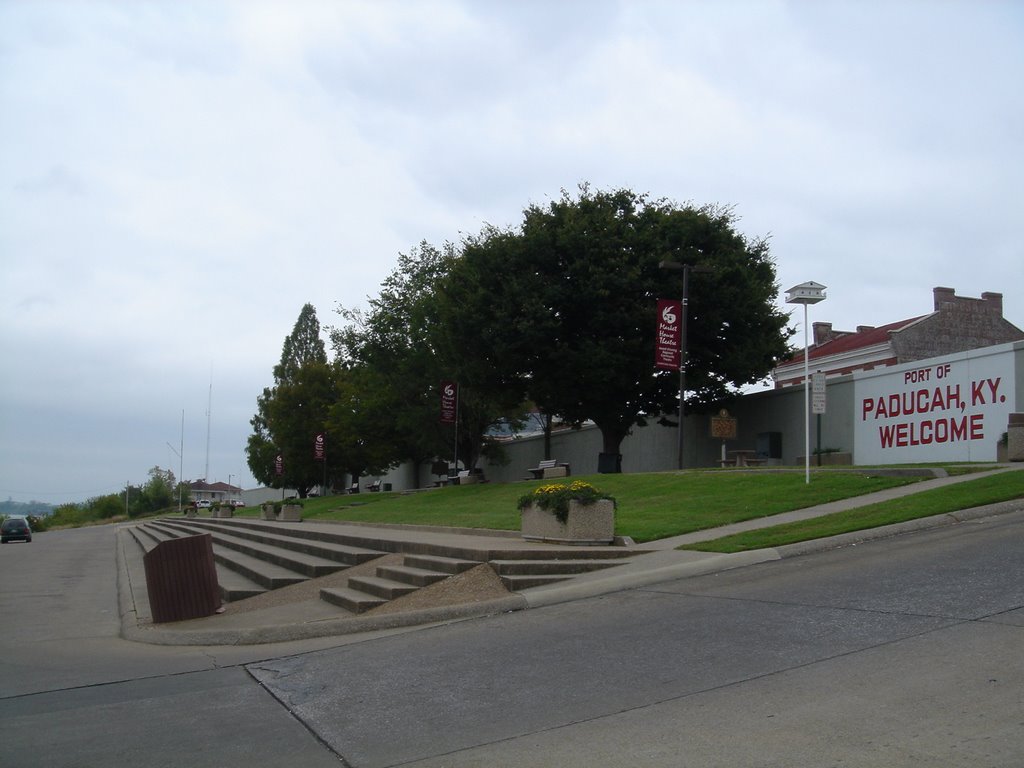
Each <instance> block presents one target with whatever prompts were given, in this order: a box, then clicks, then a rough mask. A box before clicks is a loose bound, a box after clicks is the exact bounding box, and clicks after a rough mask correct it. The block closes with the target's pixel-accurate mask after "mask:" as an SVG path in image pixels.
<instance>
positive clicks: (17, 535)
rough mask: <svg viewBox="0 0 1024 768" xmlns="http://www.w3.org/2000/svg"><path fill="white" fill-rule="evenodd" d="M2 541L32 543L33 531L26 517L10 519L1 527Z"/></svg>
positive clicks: (0, 538) (0, 535) (0, 539)
mask: <svg viewBox="0 0 1024 768" xmlns="http://www.w3.org/2000/svg"><path fill="white" fill-rule="evenodd" d="M0 541H2V542H3V543H4V544H6V543H7V542H8V541H25V542H28V541H32V529H31V528H29V527H28V520H26V519H25V518H24V517H9V518H7V519H6V520H4V522H3V524H2V525H0Z"/></svg>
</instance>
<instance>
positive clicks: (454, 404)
mask: <svg viewBox="0 0 1024 768" xmlns="http://www.w3.org/2000/svg"><path fill="white" fill-rule="evenodd" d="M458 407H459V385H458V384H456V383H455V382H454V381H442V382H441V423H442V424H454V423H455V419H456V418H457V414H458Z"/></svg>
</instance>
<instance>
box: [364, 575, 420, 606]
mask: <svg viewBox="0 0 1024 768" xmlns="http://www.w3.org/2000/svg"><path fill="white" fill-rule="evenodd" d="M348 588H349V589H352V590H357V591H359V592H366V593H367V594H369V595H372V596H373V597H379V598H382V599H383V600H385V601H387V600H394V599H395V598H396V597H401V596H402V595H408V594H409V593H410V592H415V591H416V590H417V589H419V587H414V586H412V585H410V584H403V583H402V582H400V581H395V580H393V579H386V578H382V577H380V576H353V577H352V578H350V579H349V580H348Z"/></svg>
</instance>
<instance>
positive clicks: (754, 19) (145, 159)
mask: <svg viewBox="0 0 1024 768" xmlns="http://www.w3.org/2000/svg"><path fill="white" fill-rule="evenodd" d="M1021 82H1024V4H1021V3H1019V2H1012V1H1010V0H1007V1H1006V2H994V1H976V0H971V1H968V0H964V1H963V2H955V1H943V0H929V1H928V2H925V1H924V0H922V1H920V2H899V1H898V0H895V1H894V0H887V1H886V2H882V1H881V0H879V1H878V2H870V1H868V2H865V1H863V0H857V1H856V2H828V1H827V0H825V1H822V0H814V1H813V2H811V1H810V0H807V1H806V2H730V1H728V0H726V1H723V2H712V0H706V1H705V0H701V1H697V2H684V1H683V0H669V1H667V2H653V1H651V2H647V1H645V0H634V1H632V2H629V1H626V0H623V1H622V2H612V1H607V2H605V1H602V0H563V1H561V2H560V1H559V0H538V1H536V2H533V1H530V0H515V1H513V0H504V1H501V2H499V1H498V0H491V1H488V0H463V1H458V0H451V1H450V2H445V1H442V0H421V1H413V0H394V1H390V0H368V1H367V2H355V1H353V0H338V1H337V2H326V1H325V2H315V1H314V0H305V1H303V0H288V1H287V2H285V0H277V1H268V2H260V1H259V0H241V1H240V2H221V1H218V0H202V1H198V0H197V1H196V2H184V1H179V0H174V1H172V0H166V1H165V2H136V1H135V0H132V1H131V2H128V1H127V0H126V1H125V2H92V1H91V0H68V1H67V2H49V1H47V0H0V288H2V290H3V300H2V302H0V318H2V320H0V361H2V365H3V375H2V377H0V497H2V498H8V497H11V498H13V499H15V500H17V501H28V500H30V499H36V500H40V501H46V502H50V503H60V502H64V501H80V500H84V499H87V498H90V497H92V496H97V495H101V494H104V493H111V492H116V491H118V490H120V489H122V488H123V487H124V484H125V483H126V482H128V481H130V482H132V483H133V484H141V483H143V482H144V481H145V480H146V478H147V471H148V470H149V469H150V468H151V467H153V466H154V465H159V466H161V467H165V468H168V467H169V468H171V469H173V470H174V472H175V474H178V473H179V464H182V465H183V470H184V471H183V473H182V474H183V476H184V478H185V479H190V480H191V479H198V478H202V477H204V476H205V477H207V479H209V480H210V481H217V480H222V481H225V482H227V481H229V480H230V482H232V483H233V484H236V485H242V486H243V487H251V486H252V485H253V484H254V483H253V479H252V477H251V475H250V473H249V471H248V468H247V467H246V462H245V453H244V447H245V441H246V437H247V436H248V435H249V433H250V426H249V419H250V417H251V416H252V414H253V413H254V411H255V406H256V397H257V396H258V395H259V394H260V392H261V391H262V389H263V388H264V387H265V386H268V385H270V384H271V383H272V368H273V366H274V364H275V363H276V362H278V360H279V359H280V354H281V345H282V343H283V341H284V338H285V336H287V334H288V333H289V332H290V331H291V329H292V326H293V325H294V323H295V320H296V319H297V317H298V314H299V312H300V310H301V309H302V306H303V304H305V303H306V302H311V303H312V304H313V305H314V306H315V307H316V309H317V314H318V317H319V319H320V322H321V324H323V325H324V326H329V325H331V324H335V323H338V322H340V318H339V317H338V315H337V314H336V313H335V310H336V308H337V306H338V305H339V304H341V305H344V306H346V307H355V306H360V305H364V304H365V301H366V297H368V296H374V295H376V294H377V292H378V287H379V285H380V283H381V281H382V280H383V279H384V278H385V277H386V276H387V274H388V273H389V272H390V271H391V270H392V269H393V268H394V267H395V265H396V261H397V257H398V254H399V253H400V252H408V251H409V249H410V248H411V247H413V246H415V245H416V244H417V243H418V242H420V241H421V240H424V239H425V240H427V241H429V242H431V243H434V244H437V245H440V244H442V243H443V242H444V241H445V240H451V241H455V242H458V241H459V239H460V238H461V237H462V235H463V233H475V232H478V231H479V229H480V228H481V226H482V225H483V224H484V223H491V224H496V225H499V226H505V225H511V224H515V223H517V222H519V221H520V219H521V213H522V210H523V208H524V207H526V206H527V205H529V204H530V203H540V204H543V203H545V201H547V200H548V199H549V198H551V197H556V196H557V195H558V194H559V191H560V190H561V189H562V188H565V189H569V190H575V188H576V186H577V185H578V184H579V183H580V182H584V181H586V182H590V183H591V184H592V185H593V186H594V187H596V188H599V189H611V188H618V187H629V188H631V189H633V190H634V191H636V192H646V193H650V194H651V195H652V196H654V197H667V198H670V199H673V200H676V201H677V202H680V203H683V202H687V201H692V202H694V203H696V204H703V203H722V204H728V205H732V206H734V207H735V212H736V214H737V215H738V216H739V217H740V220H739V224H738V226H739V229H740V230H741V231H742V232H744V233H745V234H746V235H748V236H750V237H758V236H764V235H770V236H771V250H772V254H773V257H774V259H775V261H776V264H777V268H778V276H779V283H780V287H781V288H782V289H783V290H785V289H786V288H789V287H790V286H792V285H795V284H797V283H800V282H804V281H806V280H815V281H817V282H819V283H823V284H825V285H826V286H828V299H827V301H826V302H824V303H823V304H819V305H817V306H816V307H814V308H812V310H811V321H812V322H814V321H815V320H821V321H831V322H832V323H833V324H834V325H835V327H837V328H841V329H853V328H854V327H856V326H857V325H880V324H883V323H887V322H892V321H895V320H900V319H903V318H906V317H912V316H915V315H919V314H924V313H926V312H929V311H931V309H932V288H933V287H935V286H937V285H944V286H949V287H952V288H955V289H956V291H957V293H958V294H959V295H965V296H976V297H977V296H980V295H981V293H982V292H984V291H997V292H1002V293H1003V294H1004V311H1005V316H1006V318H1007V319H1008V320H1010V321H1011V322H1013V323H1015V324H1016V325H1018V326H1020V327H1024V279H1022V278H1024V238H1022V236H1021V232H1020V227H1021V223H1022V216H1021V214H1022V213H1024V193H1022V182H1021V178H1022V171H1024V150H1022V141H1024V106H1022V105H1024V96H1022V94H1024V89H1022V88H1021ZM780 301H781V297H780ZM794 320H795V321H798V322H797V325H798V327H799V329H800V331H799V333H798V335H797V337H795V338H794V341H795V342H799V343H801V344H802V340H803V336H802V333H803V326H802V311H799V312H798V313H797V314H796V315H794ZM208 404H209V406H210V408H209V413H210V417H209V420H208V419H207V409H208ZM183 413H184V429H183V430H182V414H183ZM208 423H209V433H208V431H207V425H208ZM207 434H209V440H207ZM182 439H183V442H184V452H183V454H184V455H183V458H182V459H181V460H179V457H178V455H177V454H176V452H177V451H178V449H179V446H180V444H181V442H182ZM207 445H208V446H209V447H208V448H207ZM169 446H173V449H172V447H169Z"/></svg>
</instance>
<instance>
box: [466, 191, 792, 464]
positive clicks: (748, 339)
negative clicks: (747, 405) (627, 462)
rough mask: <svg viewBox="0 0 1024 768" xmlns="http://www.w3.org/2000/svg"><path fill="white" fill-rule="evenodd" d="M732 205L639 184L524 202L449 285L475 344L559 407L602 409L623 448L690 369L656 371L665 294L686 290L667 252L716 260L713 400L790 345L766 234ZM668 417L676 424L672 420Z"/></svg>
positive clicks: (706, 362)
mask: <svg viewBox="0 0 1024 768" xmlns="http://www.w3.org/2000/svg"><path fill="white" fill-rule="evenodd" d="M734 224H735V217H734V216H733V213H732V211H731V209H727V208H719V207H712V206H705V207H703V208H695V207H693V206H679V205H677V204H675V203H673V202H670V201H666V200H658V201H651V200H649V199H648V198H647V197H646V196H643V195H637V194H635V193H634V192H632V191H630V190H626V189H620V190H614V191H610V192H592V191H591V190H590V188H589V187H588V186H586V185H583V186H581V187H580V189H579V195H578V196H577V197H576V198H572V197H570V196H569V194H568V193H566V192H565V191H563V193H562V196H561V198H560V199H558V200H555V201H552V202H551V203H550V204H549V205H548V206H546V207H541V206H537V205H532V206H530V207H528V208H527V209H526V210H525V211H524V218H523V222H522V225H521V226H520V228H519V229H518V230H517V231H508V232H498V231H495V230H490V231H486V230H485V232H484V233H483V235H482V236H481V237H480V238H477V239H475V240H474V241H473V242H472V243H470V244H469V245H468V246H467V248H466V249H465V251H464V259H463V261H462V263H461V264H460V265H459V266H458V268H457V269H454V270H453V271H452V274H451V276H450V280H449V281H448V282H447V284H446V290H447V291H448V293H449V297H450V300H449V302H448V304H447V306H448V309H449V311H450V312H451V313H452V316H451V317H449V318H448V323H449V324H450V326H451V327H454V328H458V329H461V333H460V335H459V338H458V339H457V341H456V343H457V344H458V345H459V346H460V347H461V348H462V349H463V350H464V353H465V356H466V357H469V358H473V359H477V360H479V361H480V363H481V365H484V366H489V367H493V368H494V369H495V370H494V371H493V373H491V374H490V379H491V381H492V382H495V383H496V384H500V385H510V386H515V385H517V384H518V385H520V386H521V387H522V388H523V391H524V392H525V394H527V395H528V396H529V397H530V398H531V399H532V400H533V401H534V402H536V404H537V405H538V406H539V407H540V408H541V409H542V411H544V412H545V413H547V414H558V415H559V416H561V417H562V418H563V419H564V420H566V421H568V422H569V423H572V424H575V425H581V424H583V423H584V422H585V421H588V420H591V421H593V422H594V423H595V424H596V425H597V426H598V428H599V429H600V430H601V435H602V446H603V447H602V451H603V452H604V453H607V454H618V453H619V447H620V445H621V443H622V440H623V439H624V438H625V437H626V436H627V435H628V434H629V432H630V430H631V429H632V428H633V426H635V425H642V424H645V423H646V422H647V421H648V420H649V419H651V418H652V417H653V418H658V417H660V416H661V415H662V414H667V413H673V412H675V411H676V410H677V409H678V396H679V394H678V378H677V375H676V374H675V373H674V372H670V371H656V370H655V369H654V367H653V362H654V349H655V327H656V322H655V307H656V300H657V299H658V298H659V297H663V298H671V297H674V296H675V297H678V296H679V295H680V294H681V291H682V286H681V277H679V276H678V275H674V274H671V273H666V272H665V271H663V270H661V269H660V268H659V263H660V262H661V261H677V262H684V263H687V264H689V265H691V266H698V265H702V266H707V267H709V268H710V269H711V270H712V273H711V274H701V275H696V274H695V275H694V276H693V277H694V280H693V281H692V282H693V285H692V287H691V291H690V297H691V301H690V307H689V310H690V323H689V327H688V349H689V360H690V363H689V366H688V368H687V371H688V373H687V378H688V383H689V384H690V387H689V389H690V391H692V392H693V393H694V394H693V396H692V398H691V399H692V400H693V403H694V404H696V405H698V406H708V405H711V404H713V403H715V402H720V401H722V400H723V399H726V398H728V397H730V396H732V395H733V394H735V393H736V392H737V391H738V389H739V388H740V387H742V386H743V385H744V384H748V383H752V382H755V381H758V380H760V379H761V378H763V377H764V376H765V375H766V374H767V373H768V371H769V370H770V369H771V367H772V365H773V364H774V362H775V361H776V360H777V359H778V358H779V357H781V356H782V355H784V354H786V352H787V343H786V339H787V338H788V335H789V334H788V333H787V332H786V331H785V326H786V320H787V318H786V316H785V315H784V314H782V313H781V312H779V311H778V310H777V309H775V308H774V305H773V300H774V297H775V295H776V293H777V291H778V286H777V284H776V282H775V269H774V264H773V263H772V261H771V259H770V257H769V253H768V247H767V243H766V242H765V241H764V240H755V241H753V242H748V241H747V240H746V239H745V238H744V237H743V236H742V235H740V234H739V233H737V232H736V231H735V229H734V228H733V225H734ZM663 423H670V422H667V421H666V420H664V419H663Z"/></svg>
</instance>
